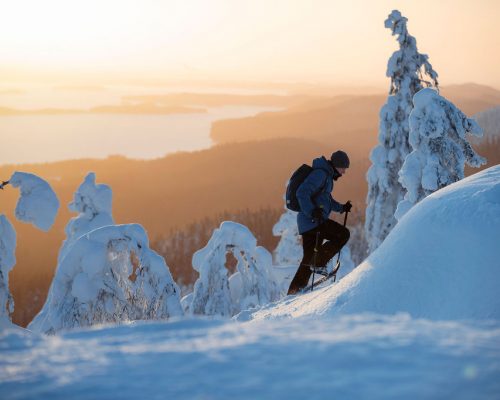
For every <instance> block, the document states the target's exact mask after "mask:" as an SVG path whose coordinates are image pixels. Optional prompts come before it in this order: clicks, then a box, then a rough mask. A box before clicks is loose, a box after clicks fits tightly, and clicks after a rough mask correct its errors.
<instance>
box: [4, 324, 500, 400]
mask: <svg viewBox="0 0 500 400" xmlns="http://www.w3.org/2000/svg"><path fill="white" fill-rule="evenodd" d="M499 342H500V324H499V323H498V322H482V321H479V322H478V321H474V322H468V323H467V322H458V321H453V322H449V321H447V322H439V321H429V320H422V319H412V318H410V317H409V316H408V315H407V314H398V315H392V316H386V315H373V314H362V315H350V316H339V317H338V318H335V319H329V318H318V317H317V316H315V317H314V318H298V319H286V320H282V321H254V322H249V323H235V322H230V321H227V320H225V321H218V320H203V319H200V318H198V319H184V320H181V321H169V322H168V323H158V322H155V323H144V322H137V323H131V324H128V325H122V326H115V327H109V328H106V327H99V328H95V329H93V330H86V331H81V332H75V331H74V332H71V333H66V334H63V335H58V336H43V335H36V334H26V333H23V332H19V331H3V332H0V347H1V352H2V357H0V397H1V398H3V399H72V400H79V399H82V400H83V399H85V400H87V399H90V398H92V399H167V398H172V399H231V400H232V399H252V400H254V399H269V400H271V399H273V400H274V399H292V400H295V399H298V400H303V399H313V400H316V399H318V400H319V399H331V398H339V399H375V400H378V399H384V400H387V399H395V400H396V399H398V400H399V399H457V400H462V399H463V400H466V399H467V400H470V399H474V400H483V399H484V400H486V399H488V400H490V399H495V398H498V393H500V381H499V380H498V376H499V374H500V366H499V363H498V360H499V358H500V346H499Z"/></svg>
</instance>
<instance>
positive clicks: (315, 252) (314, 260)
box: [311, 231, 319, 292]
mask: <svg viewBox="0 0 500 400" xmlns="http://www.w3.org/2000/svg"><path fill="white" fill-rule="evenodd" d="M318 247H319V231H318V232H316V243H315V244H314V255H313V263H312V267H313V268H312V271H313V279H312V284H311V292H312V291H313V289H314V274H315V271H316V261H317V257H318V251H319V250H318Z"/></svg>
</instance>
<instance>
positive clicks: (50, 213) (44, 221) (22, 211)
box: [0, 171, 59, 326]
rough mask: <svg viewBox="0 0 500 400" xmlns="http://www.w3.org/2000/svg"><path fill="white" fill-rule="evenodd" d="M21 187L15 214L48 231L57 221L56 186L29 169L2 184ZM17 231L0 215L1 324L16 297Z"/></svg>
mask: <svg viewBox="0 0 500 400" xmlns="http://www.w3.org/2000/svg"><path fill="white" fill-rule="evenodd" d="M9 184H10V185H12V187H15V188H20V191H21V195H20V197H19V200H18V201H17V204H16V210H15V215H16V218H17V219H18V220H19V221H21V222H26V223H31V224H33V225H34V226H36V227H37V228H39V229H41V230H43V231H48V230H49V229H50V227H51V226H52V225H53V224H54V221H55V218H56V215H57V211H58V209H59V200H58V199H57V196H56V194H55V193H54V190H52V188H51V187H50V185H49V184H48V183H47V182H46V181H45V180H43V179H42V178H40V177H38V176H36V175H33V174H29V173H26V172H18V171H16V172H14V173H13V174H12V176H11V177H10V179H9V180H8V181H5V182H2V183H1V184H0V189H2V190H3V189H4V188H5V187H6V186H7V185H9ZM15 248H16V231H15V230H14V227H13V226H12V224H11V223H10V222H9V220H8V219H7V217H6V216H5V215H0V326H6V325H9V324H11V322H10V314H11V313H12V312H13V311H14V300H13V298H12V295H11V294H10V289H9V272H10V270H11V269H12V268H13V267H14V265H15V263H16V257H15Z"/></svg>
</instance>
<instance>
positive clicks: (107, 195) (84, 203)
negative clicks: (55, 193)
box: [57, 172, 114, 263]
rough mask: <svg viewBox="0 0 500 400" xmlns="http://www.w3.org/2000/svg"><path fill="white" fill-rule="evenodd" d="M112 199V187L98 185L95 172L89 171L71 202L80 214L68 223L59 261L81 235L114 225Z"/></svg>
mask: <svg viewBox="0 0 500 400" xmlns="http://www.w3.org/2000/svg"><path fill="white" fill-rule="evenodd" d="M111 200H112V191H111V188H110V187H109V186H108V185H103V184H99V185H96V183H95V174H94V173H93V172H91V173H89V174H88V175H87V176H86V177H85V179H84V181H83V182H82V184H81V185H80V187H79V188H78V189H77V191H76V192H75V193H74V195H73V201H72V202H71V203H70V204H69V209H70V210H71V211H74V212H77V213H78V216H76V217H74V218H72V219H71V220H70V221H69V222H68V224H67V225H66V228H65V232H66V240H65V241H64V242H63V245H62V247H61V249H60V250H59V256H58V259H57V261H58V263H60V262H61V260H62V258H63V257H64V256H65V255H66V253H67V252H68V249H69V248H70V247H71V246H72V245H73V244H74V243H75V242H76V240H77V239H78V238H79V237H80V236H82V235H84V234H86V233H88V232H90V231H93V230H94V229H97V228H100V227H102V226H106V225H114V221H113V217H112V215H111Z"/></svg>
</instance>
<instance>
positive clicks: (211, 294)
mask: <svg viewBox="0 0 500 400" xmlns="http://www.w3.org/2000/svg"><path fill="white" fill-rule="evenodd" d="M227 253H232V254H233V255H234V257H235V258H236V260H237V266H236V269H237V272H236V273H235V274H234V275H233V276H232V277H231V281H234V282H233V290H231V285H230V282H229V277H228V270H227V268H226V267H225V264H226V254H227ZM271 264H272V257H271V254H270V253H269V252H268V251H267V250H266V249H264V248H263V247H260V246H257V240H256V239H255V237H254V236H253V234H252V233H251V232H250V230H249V229H248V228H247V227H245V226H243V225H241V224H238V223H235V222H229V221H225V222H223V223H222V224H221V226H220V227H219V228H218V229H216V230H215V231H214V233H213V235H212V237H211V238H210V240H209V241H208V243H207V245H206V246H205V247H204V248H203V249H201V250H198V251H197V252H196V253H195V254H194V255H193V268H194V269H195V270H196V271H198V272H199V274H200V277H199V278H198V280H197V281H196V283H195V285H194V291H193V296H192V302H191V305H190V312H191V313H193V314H202V315H219V316H223V317H230V316H232V315H234V314H236V313H238V312H240V311H241V310H245V309H248V308H251V307H255V306H259V305H263V304H266V303H269V302H271V301H275V300H277V299H278V298H279V289H278V286H277V285H276V282H275V279H274V276H273V273H272V268H271Z"/></svg>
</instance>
